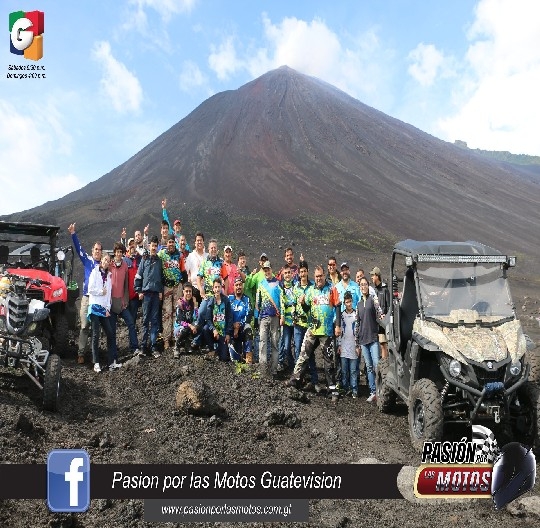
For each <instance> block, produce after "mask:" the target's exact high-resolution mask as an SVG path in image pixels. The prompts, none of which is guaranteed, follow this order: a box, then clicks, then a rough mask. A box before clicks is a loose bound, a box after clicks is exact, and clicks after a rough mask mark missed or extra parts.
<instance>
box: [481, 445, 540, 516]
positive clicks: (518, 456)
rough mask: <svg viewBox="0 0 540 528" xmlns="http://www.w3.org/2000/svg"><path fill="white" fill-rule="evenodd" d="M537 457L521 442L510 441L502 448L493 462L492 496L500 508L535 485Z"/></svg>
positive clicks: (496, 505)
mask: <svg viewBox="0 0 540 528" xmlns="http://www.w3.org/2000/svg"><path fill="white" fill-rule="evenodd" d="M535 479H536V458H535V456H534V453H533V452H532V449H531V448H530V447H526V446H524V445H523V444H520V443H519V442H510V443H509V444H506V445H505V446H504V447H503V448H502V449H501V454H500V456H499V457H498V458H497V460H495V463H494V464H493V473H492V477H491V497H492V499H493V502H494V503H495V507H496V508H497V509H498V510H500V509H501V508H503V507H504V506H506V505H507V504H508V503H510V502H512V501H513V500H514V499H517V498H518V497H519V496H521V495H523V494H524V493H526V492H527V491H529V490H531V489H532V488H533V486H534V482H535Z"/></svg>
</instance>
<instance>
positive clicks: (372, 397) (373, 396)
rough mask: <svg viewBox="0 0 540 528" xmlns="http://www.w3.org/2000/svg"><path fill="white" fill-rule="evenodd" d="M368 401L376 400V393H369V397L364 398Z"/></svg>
mask: <svg viewBox="0 0 540 528" xmlns="http://www.w3.org/2000/svg"><path fill="white" fill-rule="evenodd" d="M366 401H367V402H368V403H372V402H374V401H377V395H376V394H375V393H373V394H370V395H369V398H368V399H367V400H366Z"/></svg>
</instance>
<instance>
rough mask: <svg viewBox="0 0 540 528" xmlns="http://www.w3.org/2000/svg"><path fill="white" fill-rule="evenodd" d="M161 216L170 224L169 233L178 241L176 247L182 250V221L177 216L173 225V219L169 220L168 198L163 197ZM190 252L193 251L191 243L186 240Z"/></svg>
mask: <svg viewBox="0 0 540 528" xmlns="http://www.w3.org/2000/svg"><path fill="white" fill-rule="evenodd" d="M161 216H162V218H163V220H165V222H167V225H168V226H169V235H174V239H175V242H176V247H177V248H178V250H180V235H181V234H182V222H181V221H180V219H179V218H177V219H176V220H175V221H174V222H173V223H172V227H171V221H170V220H169V213H168V212H167V198H163V200H161ZM185 249H186V250H187V251H188V253H189V252H190V251H191V248H190V247H189V244H188V243H187V241H186V248H185Z"/></svg>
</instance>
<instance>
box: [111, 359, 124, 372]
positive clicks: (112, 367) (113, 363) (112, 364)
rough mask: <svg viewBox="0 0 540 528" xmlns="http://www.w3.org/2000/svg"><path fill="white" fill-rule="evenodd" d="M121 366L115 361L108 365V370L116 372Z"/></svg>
mask: <svg viewBox="0 0 540 528" xmlns="http://www.w3.org/2000/svg"><path fill="white" fill-rule="evenodd" d="M121 366H122V363H117V362H116V359H115V360H114V361H113V362H112V363H111V364H110V365H109V370H116V369H119V368H120V367H121Z"/></svg>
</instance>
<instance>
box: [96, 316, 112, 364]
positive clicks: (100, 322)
mask: <svg viewBox="0 0 540 528" xmlns="http://www.w3.org/2000/svg"><path fill="white" fill-rule="evenodd" d="M90 324H91V325H92V362H93V363H99V328H100V326H101V328H103V331H104V332H105V335H106V336H107V355H108V359H109V365H110V364H111V363H112V362H113V361H114V351H115V347H116V344H115V343H114V341H113V338H112V328H111V320H110V317H101V316H99V315H96V314H90Z"/></svg>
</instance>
